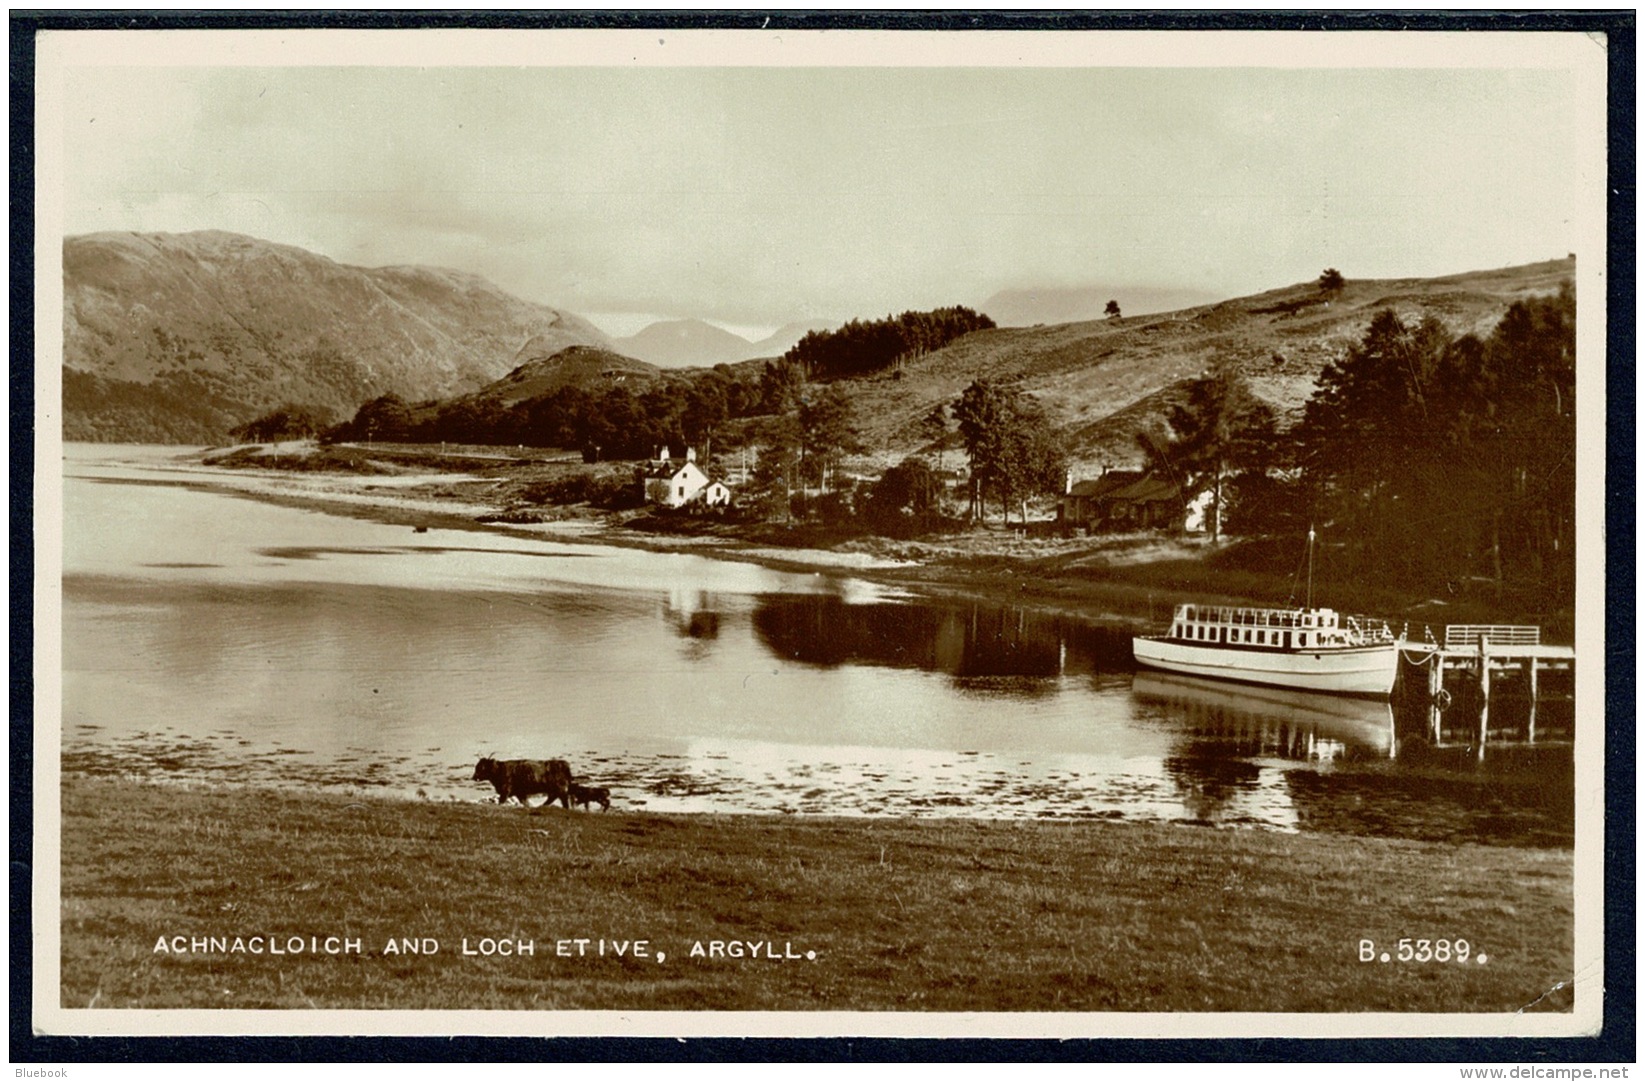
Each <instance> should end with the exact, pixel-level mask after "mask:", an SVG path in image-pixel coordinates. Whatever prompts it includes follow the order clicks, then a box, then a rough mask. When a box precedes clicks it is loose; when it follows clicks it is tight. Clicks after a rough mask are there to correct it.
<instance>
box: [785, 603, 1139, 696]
mask: <svg viewBox="0 0 1645 1082" xmlns="http://www.w3.org/2000/svg"><path fill="white" fill-rule="evenodd" d="M754 630H755V632H756V633H757V634H758V635H759V637H760V641H761V642H763V643H764V644H765V645H766V647H767V648H768V649H769V650H770V651H771V652H772V653H773V654H775V655H777V656H778V657H780V658H783V659H785V660H792V661H798V662H802V663H804V664H807V665H818V666H822V667H824V668H838V667H840V666H843V665H875V666H885V667H889V668H898V669H921V670H924V671H926V672H938V673H946V674H948V675H949V676H951V677H954V678H955V682H956V684H958V685H960V686H972V687H982V686H997V687H1001V688H1008V689H1011V690H1014V691H1015V692H1017V693H1021V694H1033V695H1039V694H1048V693H1050V692H1051V691H1054V690H1055V684H1054V683H1052V682H1050V681H1051V680H1052V679H1053V678H1057V677H1064V676H1070V675H1096V674H1102V673H1109V674H1112V673H1123V672H1129V671H1130V669H1131V667H1132V661H1131V638H1130V635H1129V634H1128V633H1124V632H1120V631H1115V630H1113V629H1108V628H1101V627H1097V626H1094V625H1091V624H1088V623H1082V622H1080V621H1076V620H1070V619H1068V618H1066V617H1061V616H1055V615H1049V614H1046V613H1041V612H1035V611H1033V610H1030V609H1022V608H1014V607H1009V606H998V605H985V604H982V603H970V604H953V605H938V604H920V605H912V604H902V603H886V602H881V603H868V604H856V605H851V604H846V603H844V602H843V601H842V600H841V599H840V598H836V597H829V596H825V595H811V596H794V595H768V596H766V597H763V598H761V599H760V603H759V605H758V606H757V607H756V608H755V610H754ZM996 678H1018V679H1013V680H1008V681H1006V682H1003V683H999V684H992V685H990V684H987V683H986V682H988V681H992V680H994V679H996ZM1020 678H1029V679H1020ZM1032 678H1040V679H1038V680H1035V679H1032Z"/></svg>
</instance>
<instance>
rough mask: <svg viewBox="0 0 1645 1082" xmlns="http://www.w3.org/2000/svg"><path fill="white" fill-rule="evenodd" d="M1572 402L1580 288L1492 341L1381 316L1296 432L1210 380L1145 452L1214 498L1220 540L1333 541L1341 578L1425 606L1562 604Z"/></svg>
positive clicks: (1228, 369) (1567, 576)
mask: <svg viewBox="0 0 1645 1082" xmlns="http://www.w3.org/2000/svg"><path fill="white" fill-rule="evenodd" d="M1575 392H1576V298H1575V294H1574V292H1573V291H1572V290H1571V289H1570V288H1569V287H1566V288H1564V289H1562V290H1561V291H1560V292H1559V293H1558V294H1556V295H1553V296H1547V297H1536V298H1530V299H1527V300H1523V301H1519V302H1517V303H1515V304H1514V305H1513V306H1512V307H1511V308H1509V310H1508V312H1507V313H1506V314H1505V315H1504V316H1503V318H1502V320H1501V321H1500V322H1499V323H1498V324H1497V326H1496V328H1495V329H1494V330H1493V331H1492V332H1491V333H1490V334H1489V335H1487V336H1485V337H1483V338H1480V337H1478V336H1475V335H1471V334H1470V335H1462V336H1457V335H1454V334H1453V333H1451V332H1450V331H1449V330H1448V329H1447V328H1446V327H1445V326H1444V325H1443V324H1442V323H1440V322H1439V321H1438V320H1435V319H1431V318H1430V319H1425V320H1421V321H1419V322H1415V323H1407V322H1406V321H1404V320H1402V319H1401V318H1400V317H1399V316H1398V315H1397V314H1396V313H1394V312H1393V311H1387V310H1385V311H1382V312H1379V313H1378V314H1377V315H1376V316H1374V317H1373V318H1372V320H1371V324H1370V326H1369V327H1368V328H1367V330H1366V332H1365V334H1364V336H1363V338H1362V339H1361V340H1360V341H1359V342H1357V343H1356V344H1355V345H1354V346H1353V347H1351V348H1350V349H1349V350H1348V351H1347V353H1346V354H1345V355H1344V356H1343V358H1342V359H1341V360H1340V361H1337V362H1336V363H1334V364H1330V365H1327V366H1326V368H1325V369H1324V371H1323V372H1321V374H1320V377H1319V382H1318V386H1317V389H1316V391H1315V393H1314V395H1313V396H1312V397H1311V398H1310V399H1309V401H1308V402H1307V404H1306V406H1305V408H1304V411H1303V415H1302V418H1301V420H1300V421H1298V422H1297V423H1296V424H1295V425H1293V426H1292V427H1291V428H1290V429H1288V430H1285V431H1279V430H1278V428H1277V424H1276V418H1275V417H1274V415H1273V412H1272V411H1271V410H1270V409H1269V408H1268V407H1267V406H1266V405H1265V404H1264V403H1262V402H1261V401H1260V400H1258V399H1257V398H1255V397H1254V396H1253V395H1252V394H1251V393H1250V390H1249V387H1248V386H1246V384H1245V382H1244V380H1243V378H1242V377H1241V376H1240V375H1239V374H1238V373H1237V372H1236V371H1235V370H1234V369H1233V368H1232V366H1229V365H1225V364H1219V365H1216V366H1213V368H1212V370H1211V371H1210V372H1209V373H1208V374H1207V375H1206V376H1204V377H1202V378H1201V379H1199V380H1197V381H1195V382H1194V383H1192V384H1191V385H1190V387H1189V389H1188V395H1187V401H1186V402H1185V403H1184V404H1183V405H1181V406H1179V407H1178V408H1176V409H1174V410H1172V411H1171V414H1170V417H1169V428H1168V430H1166V431H1163V432H1158V433H1151V434H1145V435H1144V437H1143V439H1142V442H1143V446H1144V449H1145V450H1146V451H1147V453H1148V455H1149V458H1150V460H1151V462H1152V463H1153V464H1154V466H1155V468H1156V469H1158V470H1160V471H1163V472H1165V473H1166V474H1167V475H1169V476H1172V477H1174V478H1175V479H1177V480H1178V481H1179V483H1181V484H1182V485H1183V489H1184V492H1186V493H1193V492H1205V491H1209V492H1210V493H1211V503H1210V507H1209V513H1210V528H1211V529H1212V531H1213V532H1220V530H1221V527H1222V526H1223V524H1224V523H1226V524H1227V525H1228V527H1229V528H1230V529H1232V530H1234V531H1236V532H1240V533H1281V532H1291V531H1295V532H1301V531H1302V530H1305V529H1306V528H1307V526H1308V524H1309V523H1320V524H1329V525H1330V527H1331V534H1332V536H1333V537H1334V538H1335V539H1336V541H1337V542H1338V543H1339V544H1340V546H1341V547H1340V548H1339V549H1337V556H1336V558H1337V559H1338V560H1339V561H1341V566H1339V570H1341V571H1342V572H1344V573H1352V574H1358V575H1363V576H1376V577H1380V578H1382V579H1384V580H1385V581H1391V582H1397V583H1399V584H1401V585H1404V586H1408V587H1411V588H1421V589H1439V588H1442V587H1444V586H1445V585H1446V584H1450V585H1452V586H1455V585H1456V584H1458V583H1460V582H1462V581H1464V580H1467V579H1489V580H1492V581H1494V582H1496V583H1498V584H1504V583H1508V584H1519V585H1523V586H1525V587H1527V588H1531V589H1535V590H1540V591H1542V593H1543V596H1542V597H1541V598H1540V600H1542V601H1544V602H1547V603H1550V604H1565V603H1569V600H1570V598H1571V597H1572V596H1574V589H1575V574H1576V568H1575V560H1574V552H1573V542H1574V540H1575V538H1574V518H1575V510H1576V471H1575V452H1576V415H1575V409H1574V406H1575Z"/></svg>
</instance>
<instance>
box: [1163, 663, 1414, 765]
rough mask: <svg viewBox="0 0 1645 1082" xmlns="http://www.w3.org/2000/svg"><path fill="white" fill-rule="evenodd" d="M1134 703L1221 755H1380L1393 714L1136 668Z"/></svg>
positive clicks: (1388, 744) (1364, 704)
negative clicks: (1148, 707)
mask: <svg viewBox="0 0 1645 1082" xmlns="http://www.w3.org/2000/svg"><path fill="white" fill-rule="evenodd" d="M1131 691H1132V695H1133V697H1134V698H1135V699H1136V700H1137V702H1138V703H1139V705H1148V706H1152V707H1155V708H1156V709H1157V710H1158V711H1159V718H1160V719H1161V720H1162V721H1163V722H1164V723H1165V724H1167V725H1169V726H1170V727H1171V728H1173V729H1184V728H1186V729H1187V730H1188V735H1187V737H1186V745H1187V746H1189V747H1196V748H1200V749H1201V750H1202V751H1210V750H1212V749H1215V750H1216V752H1217V753H1218V754H1219V755H1221V756H1223V757H1226V756H1230V755H1234V756H1240V757H1248V758H1277V759H1291V760H1296V761H1299V762H1331V761H1334V760H1337V759H1343V758H1348V759H1363V758H1386V757H1388V756H1389V755H1390V754H1391V753H1392V749H1393V746H1394V745H1393V740H1392V736H1393V724H1394V721H1393V713H1392V709H1391V708H1390V707H1389V705H1388V704H1387V703H1385V702H1374V701H1371V700H1366V699H1349V698H1343V697H1341V696H1337V695H1316V694H1312V693H1310V692H1306V691H1290V690H1287V689H1283V688H1269V687H1257V686H1254V685H1250V686H1248V685H1243V684H1229V683H1226V682H1224V681H1220V680H1210V679H1204V678H1200V677H1195V676H1178V675H1176V674H1171V673H1156V672H1148V671H1146V670H1142V671H1138V672H1137V674H1136V676H1135V677H1134V678H1133V680H1132V683H1131Z"/></svg>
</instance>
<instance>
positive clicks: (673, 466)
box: [640, 447, 729, 507]
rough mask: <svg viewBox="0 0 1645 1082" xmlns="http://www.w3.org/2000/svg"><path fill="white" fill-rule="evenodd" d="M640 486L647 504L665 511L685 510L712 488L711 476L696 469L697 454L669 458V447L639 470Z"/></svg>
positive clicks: (693, 452) (688, 452)
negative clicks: (664, 508)
mask: <svg viewBox="0 0 1645 1082" xmlns="http://www.w3.org/2000/svg"><path fill="white" fill-rule="evenodd" d="M640 482H641V484H642V485H643V486H644V495H645V502H646V503H660V504H662V505H663V506H664V507H683V506H685V505H686V504H688V503H690V502H691V501H692V500H694V499H696V498H697V494H698V493H699V492H701V491H702V490H703V489H704V488H707V487H708V486H709V484H710V482H709V480H708V474H706V473H704V472H703V471H702V470H701V469H700V468H699V467H698V466H697V452H696V451H693V450H689V449H687V451H686V453H685V457H684V458H683V459H679V458H670V457H669V454H668V448H666V447H664V448H663V450H662V453H661V454H660V455H658V456H657V458H656V459H655V460H654V461H652V462H649V463H647V464H646V465H645V466H642V467H641V468H640ZM722 487H723V486H722ZM727 498H729V493H727Z"/></svg>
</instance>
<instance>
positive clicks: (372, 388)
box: [63, 232, 608, 443]
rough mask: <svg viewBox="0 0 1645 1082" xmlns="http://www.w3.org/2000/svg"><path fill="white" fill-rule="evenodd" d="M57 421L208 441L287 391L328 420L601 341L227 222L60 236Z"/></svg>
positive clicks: (106, 432) (569, 325)
mask: <svg viewBox="0 0 1645 1082" xmlns="http://www.w3.org/2000/svg"><path fill="white" fill-rule="evenodd" d="M63 294H64V305H63V343H64V348H63V368H64V373H63V376H64V380H63V383H64V385H63V399H64V401H63V409H64V421H63V434H64V438H65V439H69V440H102V441H109V440H121V441H134V442H135V441H146V442H165V443H207V442H213V441H217V440H221V439H222V438H223V437H224V434H225V433H226V432H227V431H228V429H229V428H231V427H233V426H234V425H236V424H239V423H241V422H243V421H246V420H248V419H250V418H252V417H255V416H257V415H259V414H260V413H263V412H265V411H267V410H269V409H272V408H274V407H276V406H279V405H282V404H285V403H294V404H301V405H310V406H318V407H321V408H324V409H327V410H330V411H331V412H332V413H333V414H335V415H336V416H338V417H339V418H343V417H348V416H351V415H352V414H353V412H354V410H355V409H356V408H357V407H358V406H359V405H360V404H361V403H362V402H364V401H366V400H368V399H370V398H372V397H375V396H376V395H380V394H384V393H387V392H390V391H392V392H394V393H396V394H399V395H400V396H402V397H404V398H406V399H408V400H416V399H423V398H432V397H447V396H450V395H454V394H461V393H464V392H467V391H472V390H477V389H478V388H480V387H483V386H485V385H486V384H488V383H490V382H492V381H493V380H495V379H497V378H498V377H500V376H502V375H504V374H506V373H507V372H509V371H510V370H511V369H513V368H515V367H517V366H518V365H519V364H520V363H523V360H525V359H529V357H530V356H533V355H536V356H545V355H547V354H550V353H553V352H556V351H558V350H561V349H564V348H566V347H567V346H573V345H591V346H601V347H603V346H606V345H608V342H607V339H606V337H605V335H603V334H601V333H600V331H599V330H597V329H596V328H595V327H594V326H593V325H592V324H590V323H588V322H587V321H585V320H583V319H582V318H581V317H579V316H576V315H573V314H571V313H569V312H564V311H560V310H557V309H554V308H549V307H546V306H543V305H538V304H531V303H529V302H527V301H523V300H520V299H519V298H517V297H514V296H511V295H509V294H507V293H505V292H503V291H502V290H501V289H499V288H497V287H496V286H495V285H492V284H491V283H490V282H487V281H486V280H484V279H482V278H479V277H476V276H474V275H471V274H463V273H460V272H457V271H451V270H442V269H437V268H431V267H379V268H364V267H351V266H347V265H345V264H341V263H336V262H334V261H332V260H330V259H327V258H325V257H324V256H320V255H316V254H314V253H312V252H308V251H304V250H303V249H301V248H293V247H289V246H286V245H280V244H272V243H269V242H267V241H262V240H256V239H254V238H251V237H245V236H240V235H238V234H233V233H221V232H201V233H145V234H135V233H97V234H91V235H88V236H80V237H70V238H68V239H67V240H66V241H65V242H64V244H63Z"/></svg>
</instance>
